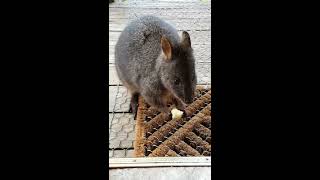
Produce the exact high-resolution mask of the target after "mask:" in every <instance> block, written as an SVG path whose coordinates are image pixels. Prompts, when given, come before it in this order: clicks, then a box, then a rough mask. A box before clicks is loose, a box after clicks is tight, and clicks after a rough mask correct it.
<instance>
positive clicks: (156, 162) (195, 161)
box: [109, 157, 211, 168]
mask: <svg viewBox="0 0 320 180" xmlns="http://www.w3.org/2000/svg"><path fill="white" fill-rule="evenodd" d="M187 166H192V167H197V166H208V167H210V166H211V157H148V158H110V159H109V168H128V167H187Z"/></svg>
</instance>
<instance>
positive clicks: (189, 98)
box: [184, 93, 195, 104]
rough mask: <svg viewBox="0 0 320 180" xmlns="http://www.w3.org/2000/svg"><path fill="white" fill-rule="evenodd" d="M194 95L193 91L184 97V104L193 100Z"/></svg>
mask: <svg viewBox="0 0 320 180" xmlns="http://www.w3.org/2000/svg"><path fill="white" fill-rule="evenodd" d="M194 95H195V94H194V93H191V94H190V95H189V96H187V97H185V99H184V102H185V103H186V104H191V103H192V102H193V98H194Z"/></svg>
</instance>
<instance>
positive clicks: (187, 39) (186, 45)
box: [181, 31, 191, 48]
mask: <svg viewBox="0 0 320 180" xmlns="http://www.w3.org/2000/svg"><path fill="white" fill-rule="evenodd" d="M181 45H182V46H183V47H184V48H191V40H190V36H189V34H188V33H187V32H186V31H183V32H182V41H181Z"/></svg>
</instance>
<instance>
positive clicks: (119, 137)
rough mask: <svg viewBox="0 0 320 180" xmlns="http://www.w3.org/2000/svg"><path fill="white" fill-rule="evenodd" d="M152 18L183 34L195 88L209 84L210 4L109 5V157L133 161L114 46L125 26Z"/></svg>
mask: <svg viewBox="0 0 320 180" xmlns="http://www.w3.org/2000/svg"><path fill="white" fill-rule="evenodd" d="M146 14H152V15H156V16H158V17H161V18H163V19H164V20H166V21H168V22H169V23H171V24H173V25H174V26H175V27H176V28H177V29H178V30H179V31H182V30H186V31H188V32H189V34H190V36H191V42H192V46H193V49H194V55H195V58H196V73H197V76H198V84H211V0H122V1H117V0H116V1H115V2H114V3H110V4H109V92H110V95H109V134H110V136H109V157H132V154H133V141H134V136H135V134H134V125H135V124H134V120H133V116H132V115H131V114H130V113H128V109H129V102H130V96H129V95H128V93H127V90H126V89H125V87H123V86H122V84H121V82H119V79H118V77H117V74H116V71H115V67H114V46H115V43H116V41H117V39H118V37H119V35H120V33H121V31H122V30H123V28H124V27H125V25H126V24H127V23H128V22H129V21H131V20H133V19H135V18H136V17H139V16H141V15H146Z"/></svg>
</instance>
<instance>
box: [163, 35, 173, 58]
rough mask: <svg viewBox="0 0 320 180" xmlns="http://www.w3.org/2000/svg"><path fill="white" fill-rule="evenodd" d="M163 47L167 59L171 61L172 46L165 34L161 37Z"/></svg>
mask: <svg viewBox="0 0 320 180" xmlns="http://www.w3.org/2000/svg"><path fill="white" fill-rule="evenodd" d="M161 48H162V52H163V54H164V56H165V60H166V61H170V60H171V57H172V46H171V43H170V41H169V40H168V39H167V38H166V37H164V36H162V37H161Z"/></svg>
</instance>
